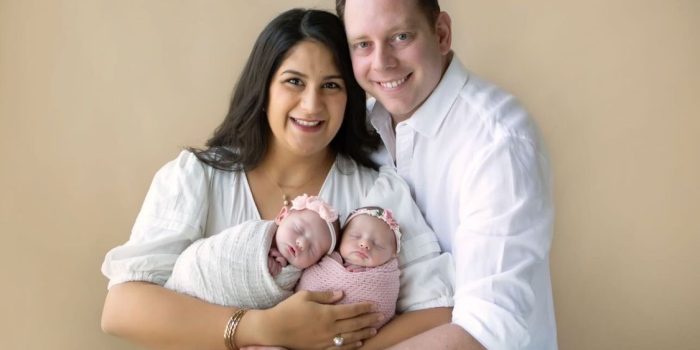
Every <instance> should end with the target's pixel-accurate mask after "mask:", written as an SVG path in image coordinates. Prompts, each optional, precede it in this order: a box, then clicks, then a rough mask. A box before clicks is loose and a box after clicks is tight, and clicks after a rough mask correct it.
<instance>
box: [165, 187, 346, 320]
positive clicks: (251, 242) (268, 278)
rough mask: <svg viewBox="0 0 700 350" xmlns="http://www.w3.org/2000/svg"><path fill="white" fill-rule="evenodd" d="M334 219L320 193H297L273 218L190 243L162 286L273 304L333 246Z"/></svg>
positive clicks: (213, 298)
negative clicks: (319, 195)
mask: <svg viewBox="0 0 700 350" xmlns="http://www.w3.org/2000/svg"><path fill="white" fill-rule="evenodd" d="M337 220H338V214H337V212H336V211H335V210H334V209H333V207H331V206H330V204H328V203H326V202H325V201H323V200H322V199H320V198H319V197H316V196H308V195H306V194H304V195H301V196H298V197H296V198H295V199H294V200H292V202H291V206H290V207H283V208H282V210H281V211H280V213H279V215H278V216H277V217H276V218H275V220H274V221H272V220H251V221H246V222H244V223H242V224H239V225H236V226H233V227H231V228H229V229H226V230H224V231H222V232H221V233H219V234H217V235H214V236H211V237H208V238H203V239H200V240H197V241H195V242H194V243H192V244H191V245H190V246H189V247H187V249H185V251H184V252H183V253H182V254H181V255H180V256H179V257H178V259H177V261H176V262H175V266H174V267H173V273H172V275H171V276H170V279H168V281H167V282H166V284H165V287H166V288H169V289H172V290H175V291H178V292H181V293H185V294H188V295H191V296H194V297H197V298H199V299H202V300H206V301H208V302H210V303H214V304H219V305H225V306H236V307H239V308H253V309H265V308H269V307H272V306H274V305H277V304H278V303H279V302H280V301H282V300H284V299H285V298H287V297H289V296H290V295H291V294H292V293H293V291H294V285H295V284H296V283H297V281H298V280H299V277H300V276H301V271H302V269H305V268H307V267H309V266H311V265H313V264H315V263H316V262H318V261H319V259H321V257H323V256H324V255H326V254H330V253H331V252H333V249H334V248H335V245H336V232H338V222H337Z"/></svg>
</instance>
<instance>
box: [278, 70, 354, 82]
mask: <svg viewBox="0 0 700 350" xmlns="http://www.w3.org/2000/svg"><path fill="white" fill-rule="evenodd" d="M282 74H292V75H298V76H300V77H302V78H308V77H309V76H308V75H306V74H304V73H302V72H300V71H297V70H294V69H287V70H284V71H283V72H282ZM332 79H341V80H342V79H343V76H342V75H340V74H335V75H326V76H325V77H323V80H332Z"/></svg>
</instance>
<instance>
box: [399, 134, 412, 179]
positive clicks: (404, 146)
mask: <svg viewBox="0 0 700 350" xmlns="http://www.w3.org/2000/svg"><path fill="white" fill-rule="evenodd" d="M414 139H415V131H414V130H413V129H412V128H411V127H410V126H408V125H407V124H405V123H399V125H397V126H396V171H397V172H398V173H399V175H400V176H401V177H402V178H404V179H408V178H409V175H410V170H411V161H412V160H413V142H414Z"/></svg>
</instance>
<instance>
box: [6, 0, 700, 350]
mask: <svg viewBox="0 0 700 350" xmlns="http://www.w3.org/2000/svg"><path fill="white" fill-rule="evenodd" d="M332 4H333V2H332V0H316V1H291V0H287V1H279V0H257V1H254V2H249V1H226V0H219V1H213V0H212V1H193V0H190V1H165V0H149V1H138V0H123V1H107V0H84V1H79V0H74V1H70V0H43V1H42V0H0V232H2V244H1V245H0V246H1V247H2V248H1V249H0V276H1V278H2V288H0V329H2V334H3V335H2V336H0V348H2V349H66V350H67V349H135V348H137V347H135V346H132V345H129V344H127V343H126V342H124V341H122V340H118V339H115V338H113V337H110V336H107V335H104V334H102V333H101V332H100V329H99V318H100V313H101V307H102V303H103V300H104V296H105V294H106V283H107V280H106V279H105V278H104V277H103V276H102V275H101V273H100V270H99V268H100V264H101V262H102V259H103V257H104V254H105V253H106V252H107V251H108V250H109V249H110V248H111V247H114V246H116V245H118V244H121V243H123V242H124V241H125V240H126V239H127V238H128V235H129V232H130V228H131V225H132V224H133V221H134V219H135V217H136V214H137V213H138V210H139V208H140V205H141V202H142V200H143V197H144V195H145V193H146V190H147V188H148V186H149V184H150V181H151V179H152V176H153V175H154V173H155V171H156V170H157V169H158V168H159V167H160V166H161V165H163V164H164V163H165V162H167V161H168V160H170V159H172V158H174V157H175V156H176V155H177V153H178V152H179V150H180V149H181V148H182V147H183V146H188V145H189V146H198V145H202V144H203V143H204V142H205V140H206V139H207V138H208V136H209V135H210V134H211V132H212V131H213V129H214V128H215V126H216V125H217V124H218V123H219V122H220V121H221V119H222V118H223V115H224V113H225V111H226V108H227V104H228V99H229V96H230V94H231V90H232V87H233V84H234V82H235V80H236V78H237V76H238V73H239V71H240V69H241V68H242V65H243V63H244V61H245V59H246V57H247V55H248V53H249V51H250V48H251V45H252V42H253V40H254V38H255V37H256V35H257V34H258V33H259V31H260V30H261V29H262V27H263V26H264V25H265V24H266V23H267V21H268V20H269V19H271V18H272V17H273V16H274V15H276V14H277V13H279V12H281V11H282V10H284V9H287V8H290V7H293V6H320V7H325V8H330V7H332ZM442 5H443V7H444V9H445V10H447V11H449V13H450V14H451V16H452V19H453V43H454V45H453V46H454V49H455V51H456V52H457V54H458V55H459V56H460V57H461V59H462V61H463V62H464V63H465V65H466V66H467V67H469V68H470V69H471V70H472V71H473V72H475V73H476V74H478V75H481V76H482V77H484V78H487V79H489V80H492V81H494V82H496V83H497V84H499V85H501V86H502V87H503V88H505V89H506V90H509V91H511V92H513V93H514V94H515V95H516V96H518V97H519V98H520V100H521V101H522V102H523V104H524V105H525V106H527V108H528V109H529V110H530V111H531V112H532V115H533V116H534V118H535V120H536V121H537V123H538V124H539V126H540V128H541V129H542V133H543V136H544V138H545V141H546V143H547V144H548V147H549V150H550V154H551V159H552V170H553V172H554V178H555V196H556V198H555V199H556V211H557V216H556V225H555V238H554V242H553V246H552V253H551V265H552V279H553V284H554V297H555V303H556V305H555V306H556V316H557V323H558V331H559V343H560V347H561V348H562V349H697V348H698V346H699V345H698V344H699V343H700V332H698V326H697V323H698V320H697V318H698V315H700V302H699V301H698V295H700V268H699V267H700V254H698V253H697V250H698V248H700V239H699V238H698V237H699V236H700V224H699V222H700V220H698V216H699V214H700V205H699V204H698V203H700V186H698V183H697V182H698V179H700V138H699V137H698V134H699V133H700V118H698V117H700V115H699V113H698V111H699V110H700V103H699V100H700V72H699V69H698V68H699V64H698V62H700V40H698V37H700V2H698V1H693V0H685V1H681V0H618V1H610V0H606V1H602V0H591V1H554V0H552V1H544V0H531V1H518V0H504V1H459V0H452V1H446V0H443V1H442Z"/></svg>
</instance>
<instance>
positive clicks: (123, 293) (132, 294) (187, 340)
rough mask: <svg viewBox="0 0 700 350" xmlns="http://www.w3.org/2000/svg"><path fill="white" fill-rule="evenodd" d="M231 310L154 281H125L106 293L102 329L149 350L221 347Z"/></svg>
mask: <svg viewBox="0 0 700 350" xmlns="http://www.w3.org/2000/svg"><path fill="white" fill-rule="evenodd" d="M234 310H235V308H229V307H223V306H218V305H213V304H209V303H206V302H203V301H201V300H199V299H195V298H192V297H189V296H186V295H183V294H179V293H176V292H173V291H171V290H168V289H166V288H163V287H161V286H158V285H155V284H151V283H145V282H127V283H122V284H119V285H116V286H114V287H112V288H111V289H110V290H109V292H108V293H107V298H106V300H105V305H104V309H103V311H102V329H103V330H104V331H105V332H106V333H109V334H112V335H116V336H118V337H121V338H125V339H127V340H130V341H133V342H135V343H138V344H142V345H145V346H147V347H149V348H152V349H176V348H177V349H214V350H215V349H221V350H225V349H226V347H225V344H224V341H223V331H224V328H225V327H226V323H227V321H228V319H229V317H230V316H231V314H232V313H233V311H234Z"/></svg>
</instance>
